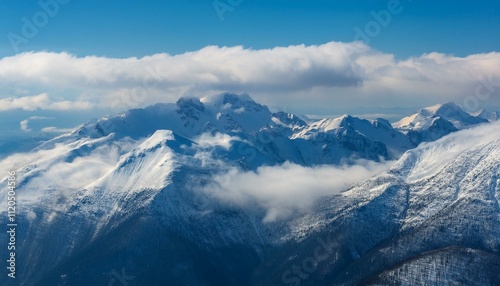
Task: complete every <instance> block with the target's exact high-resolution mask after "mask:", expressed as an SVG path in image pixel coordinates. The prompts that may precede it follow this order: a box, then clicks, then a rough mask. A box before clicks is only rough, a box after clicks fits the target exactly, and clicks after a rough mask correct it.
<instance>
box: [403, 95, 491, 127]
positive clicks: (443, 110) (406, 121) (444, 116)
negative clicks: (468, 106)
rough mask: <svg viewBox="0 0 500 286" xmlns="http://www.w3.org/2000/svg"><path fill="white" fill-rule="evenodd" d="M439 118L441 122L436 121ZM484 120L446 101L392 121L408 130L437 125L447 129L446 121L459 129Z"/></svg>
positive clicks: (484, 121)
mask: <svg viewBox="0 0 500 286" xmlns="http://www.w3.org/2000/svg"><path fill="white" fill-rule="evenodd" d="M439 119H441V122H438V121H437V120H439ZM444 121H447V122H444ZM486 122H488V121H487V120H485V119H482V118H477V117H474V116H471V115H470V114H468V113H467V112H465V111H464V110H462V109H461V108H460V107H459V106H458V105H456V104H455V103H453V102H447V103H444V104H438V105H434V106H430V107H426V108H423V109H420V110H419V111H418V112H417V113H415V114H413V115H410V116H407V117H405V118H403V119H401V120H400V121H398V122H396V123H394V124H393V126H394V127H395V128H398V129H400V130H402V131H405V132H408V131H426V130H429V129H436V128H438V126H439V125H440V126H446V128H447V129H450V128H449V127H450V126H448V125H449V124H447V123H451V125H453V127H454V128H456V129H458V130H459V129H464V128H468V127H470V126H473V125H477V124H481V123H486ZM448 133H449V132H448ZM448 133H446V134H448Z"/></svg>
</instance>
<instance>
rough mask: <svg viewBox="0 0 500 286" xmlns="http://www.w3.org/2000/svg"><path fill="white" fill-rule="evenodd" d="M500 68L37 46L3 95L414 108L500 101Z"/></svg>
mask: <svg viewBox="0 0 500 286" xmlns="http://www.w3.org/2000/svg"><path fill="white" fill-rule="evenodd" d="M499 65H500V54H499V53H497V52H492V53H486V54H475V55H470V56H467V57H455V56H452V55H445V54H440V53H430V54H424V55H421V56H419V57H412V58H408V59H403V60H399V59H395V58H394V56H393V55H392V54H386V53H383V52H379V51H376V50H374V49H372V48H370V47H369V46H366V45H365V44H363V43H360V42H353V43H340V42H329V43H326V44H323V45H313V46H305V45H296V46H288V47H275V48H272V49H261V50H256V49H251V48H244V47H242V46H235V47H217V46H207V47H205V48H202V49H200V50H198V51H193V52H187V53H184V54H179V55H169V54H165V53H162V54H154V55H151V56H146V57H142V58H135V57H131V58H106V57H97V56H86V57H78V56H75V55H71V54H68V53H65V52H62V53H53V52H30V53H23V54H18V55H15V56H11V57H5V58H2V59H0V86H2V87H4V94H2V95H0V96H1V97H3V99H1V101H2V103H4V104H2V106H3V107H2V110H8V109H25V110H33V109H58V110H61V109H64V110H67V109H85V108H89V107H91V106H95V105H97V106H102V107H116V108H121V109H124V108H131V107H138V106H144V105H147V104H151V103H154V102H159V101H163V102H165V101H175V100H176V99H177V98H179V97H180V96H182V95H190V96H198V97H202V96H205V95H207V94H213V93H216V92H221V91H228V90H229V91H233V92H250V93H252V95H253V96H254V97H255V98H256V99H258V100H259V101H262V102H264V103H266V104H269V105H278V103H279V102H283V100H287V102H289V104H290V107H297V108H298V107H303V108H306V107H314V106H316V107H318V106H319V107H322V106H324V105H325V104H326V105H331V106H337V107H352V106H360V105H364V106H369V105H378V103H379V102H380V101H381V100H383V101H387V102H391V103H392V105H393V106H412V105H422V104H433V103H436V102H443V101H446V100H454V101H457V102H465V101H466V100H467V99H466V98H467V97H468V96H476V99H477V100H479V101H481V102H488V103H494V104H497V105H498V103H499V102H498V101H499V100H498V95H499V93H500V91H499V86H500V79H499V78H500V71H499V70H498V68H497V67H498V66H499ZM465 103H466V102H465ZM469 105H471V104H469Z"/></svg>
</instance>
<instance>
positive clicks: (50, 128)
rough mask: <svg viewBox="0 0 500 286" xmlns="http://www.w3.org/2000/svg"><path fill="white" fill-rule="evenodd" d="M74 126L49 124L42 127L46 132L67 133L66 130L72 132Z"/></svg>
mask: <svg viewBox="0 0 500 286" xmlns="http://www.w3.org/2000/svg"><path fill="white" fill-rule="evenodd" d="M72 130H73V128H58V127H55V126H47V127H44V128H42V130H41V131H42V132H45V133H66V132H71V131H72Z"/></svg>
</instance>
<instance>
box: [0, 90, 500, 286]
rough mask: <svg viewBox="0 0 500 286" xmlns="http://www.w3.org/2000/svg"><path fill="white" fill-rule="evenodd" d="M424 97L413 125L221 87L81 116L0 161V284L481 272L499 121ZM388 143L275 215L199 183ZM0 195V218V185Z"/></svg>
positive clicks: (492, 275) (481, 275)
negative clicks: (325, 192) (13, 218)
mask: <svg viewBox="0 0 500 286" xmlns="http://www.w3.org/2000/svg"><path fill="white" fill-rule="evenodd" d="M450 108H451V109H453V110H455V107H453V106H451V107H450ZM440 109H441V108H436V109H435V110H434V111H432V110H430V111H429V112H430V113H431V112H434V114H435V115H439V116H438V117H439V119H435V118H434V119H432V120H431V121H433V122H432V123H430V125H429V127H428V128H420V129H415V130H413V129H412V130H409V129H405V130H402V131H399V130H398V129H396V128H393V126H391V124H390V123H389V122H388V121H387V120H384V119H376V120H372V121H368V120H364V119H359V118H356V117H352V116H348V115H345V116H342V117H339V118H335V119H323V120H319V121H314V122H306V121H305V120H303V119H301V118H299V117H298V116H296V115H294V114H290V113H286V112H276V113H272V112H271V111H269V109H268V108H267V107H266V106H264V105H261V104H259V103H256V102H255V101H254V100H252V99H251V98H250V97H249V96H248V95H246V94H243V95H235V94H229V93H224V94H219V95H215V96H211V97H207V98H203V99H201V100H200V99H196V98H181V99H179V100H178V101H177V103H175V104H156V105H153V106H150V107H146V108H143V109H132V110H129V111H127V112H125V113H123V114H121V115H119V116H116V117H104V118H101V119H99V120H97V121H95V122H89V123H86V124H84V125H83V126H81V127H80V128H78V129H76V130H74V131H73V132H71V133H68V134H64V135H61V136H59V137H57V138H54V139H52V140H49V141H47V142H45V143H43V144H41V145H39V146H38V147H37V148H36V149H34V150H33V151H32V152H29V153H25V154H15V155H13V156H12V157H9V158H7V159H6V160H7V161H2V163H5V164H6V163H9V164H11V163H12V162H16V163H17V164H20V165H21V166H20V167H19V168H18V169H17V170H16V172H17V185H18V197H17V202H18V205H19V206H22V208H19V211H18V214H17V220H18V221H17V223H18V225H20V226H22V227H19V229H18V232H17V233H16V241H17V243H18V250H17V257H18V262H17V271H18V273H22V274H19V276H18V280H16V281H11V280H7V281H6V282H5V283H3V281H4V280H1V281H2V285H19V284H20V285H109V284H110V281H112V279H117V278H116V273H120V271H121V270H122V269H125V270H126V272H127V273H130V275H133V277H134V279H135V280H134V284H142V285H168V284H171V283H173V284H178V285H280V284H285V285H286V284H292V285H325V284H327V285H332V284H333V285H337V284H338V285H355V284H364V283H365V284H370V283H372V284H377V283H378V284H385V283H389V282H390V283H393V282H394V283H395V284H399V283H400V284H403V285H413V284H414V283H420V282H421V281H424V282H423V284H426V285H442V284H450V283H455V282H456V283H468V282H469V281H481V283H483V282H484V283H483V284H486V285H488V284H491V285H494V284H496V283H498V282H499V281H500V279H499V278H498V273H499V272H498V271H497V269H498V268H497V266H498V265H499V264H498V261H499V260H498V255H499V252H500V250H499V249H500V241H499V237H500V235H499V234H500V224H499V214H498V213H499V208H498V199H499V198H500V195H499V194H500V190H499V188H498V186H500V184H498V178H499V172H500V170H499V169H498V168H497V166H498V165H499V164H498V163H499V160H500V143H499V140H500V139H499V138H498V134H499V133H498V131H500V129H499V128H500V125H499V123H493V124H485V125H484V126H476V125H478V124H479V123H483V122H485V120H477V119H470V118H469V117H466V116H465V115H463V114H462V112H460V110H455V113H456V114H455V115H454V114H451V113H450V114H451V115H450V114H448V115H447V116H448V117H446V116H444V115H443V114H444V113H443V112H444V111H442V110H440ZM444 109H446V108H444ZM444 109H443V110H444ZM420 113H422V112H420ZM422 116H423V115H422ZM457 116H458V117H457ZM462 116H464V117H463V118H462ZM425 118H427V117H422V122H424V121H425V120H426V119H425ZM446 118H448V119H446ZM459 118H462V119H463V121H464V122H468V120H471V122H469V123H470V124H469V125H465V123H464V122H462V121H460V122H458V121H459V120H458V119H459ZM472 118H474V117H472ZM474 120H476V121H474ZM472 122H476V123H472ZM417 123H418V122H417V121H415V123H414V124H415V125H418V124H417ZM422 124H424V123H422ZM422 124H420V125H419V126H421V125H422ZM449 124H452V126H451V127H450V126H449ZM454 124H457V126H463V128H465V129H467V130H461V131H459V132H455V133H454V134H450V135H448V136H446V137H445V138H442V139H440V140H438V141H436V142H432V143H423V144H421V145H420V146H419V147H417V148H416V149H412V148H414V147H415V146H416V144H415V142H413V141H412V138H413V137H411V136H410V135H408V134H413V133H411V132H424V131H425V132H428V134H430V133H429V132H432V130H433V129H432V128H437V129H439V128H441V129H439V130H441V131H443V130H448V129H449V130H450V132H454V131H457V130H458V129H459V128H457V127H455V125H454ZM432 126H435V127H432ZM452 127H453V128H452ZM469 127H470V128H469ZM398 128H401V127H399V126H398ZM447 128H448V129H447ZM429 130H430V131H429ZM441 131H440V132H441ZM432 134H434V133H432ZM436 134H443V132H441V133H436ZM443 136H444V135H443ZM425 138H427V139H429V140H430V139H431V137H425ZM407 150H408V151H407ZM401 154H402V155H401ZM397 158H400V159H399V161H398V162H397V163H396V164H395V165H394V167H393V168H392V169H391V170H390V171H388V172H386V173H383V174H381V175H378V176H376V177H374V178H372V179H370V180H367V181H364V182H360V183H359V184H357V185H356V186H354V187H350V188H349V189H348V190H347V191H345V192H343V193H341V194H339V195H334V196H328V197H324V198H322V199H321V200H320V201H319V202H317V203H316V204H315V207H314V208H313V209H312V210H311V211H310V212H309V213H306V214H304V213H292V214H291V215H290V216H289V217H287V218H286V219H282V220H276V221H265V220H264V217H265V213H264V212H263V211H259V210H253V211H250V210H249V209H247V208H243V207H241V206H239V205H238V204H232V203H225V202H223V201H220V200H217V199H214V197H212V196H211V195H210V193H207V192H206V191H202V189H203V188H204V186H207V185H215V186H217V185H218V184H220V183H221V182H219V181H216V180H215V178H216V177H218V176H220V175H221V174H229V173H231V172H235V170H237V171H238V172H248V173H249V174H256V173H257V172H258V170H259V167H263V166H281V165H282V164H283V163H285V162H292V163H295V164H298V165H300V166H305V167H315V166H316V167H317V166H323V165H324V164H331V165H341V166H340V167H339V168H344V167H345V165H346V164H347V165H348V164H355V163H356V162H357V161H358V159H365V160H372V161H380V160H384V159H397ZM5 164H4V165H5ZM285 174H288V173H285ZM286 176H287V175H284V177H283V178H278V179H277V180H279V181H280V182H281V181H286V180H289V178H288V177H286ZM273 183H274V182H271V184H273ZM318 183H321V182H318ZM277 186H278V185H277ZM254 187H255V188H260V187H261V186H258V185H256V186H254ZM0 188H3V189H7V181H6V180H3V181H2V182H0ZM277 191H281V192H286V190H277ZM309 191H311V190H309V189H307V188H305V189H304V192H309ZM300 199H301V198H300V197H290V198H289V200H300ZM285 201H286V200H285ZM284 203H286V202H284ZM0 204H1V205H0V222H1V223H3V224H6V219H7V214H6V212H7V194H6V192H1V193H0ZM249 204H252V201H250V203H249ZM2 239H3V238H2ZM2 241H3V240H2ZM319 246H321V247H323V248H322V249H320V248H318V247H319ZM317 249H319V250H318V251H317ZM318 255H319V256H320V257H321V259H319V258H318V257H319V256H318ZM0 256H2V257H7V256H8V253H7V248H0ZM317 256H318V257H317ZM311 257H312V258H311ZM468 257H470V259H472V260H473V262H470V260H468ZM313 259H315V260H313ZM315 261H316V262H315ZM428 261H431V262H432V263H433V264H432V265H434V266H433V267H428V266H427V262H428ZM450 261H451V262H450ZM375 262H376V263H375ZM464 265H466V266H467V267H468V269H467V271H466V272H465V274H463V273H464V272H463V271H464V270H463V269H462V268H463V267H465V266H464ZM297 267H299V268H297ZM113 271H115V272H114V273H115V274H114V276H113V274H112V272H113ZM299 271H300V272H299ZM445 274H446V275H445ZM462 274H463V275H467V276H466V277H462V278H457V277H460V275H462ZM2 279H3V278H2ZM459 279H462V280H459ZM116 284H117V283H116ZM130 285H133V284H132V282H130Z"/></svg>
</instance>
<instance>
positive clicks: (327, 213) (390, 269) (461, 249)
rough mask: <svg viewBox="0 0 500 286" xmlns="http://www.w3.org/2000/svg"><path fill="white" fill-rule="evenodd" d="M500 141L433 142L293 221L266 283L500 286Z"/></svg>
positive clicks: (469, 134)
mask: <svg viewBox="0 0 500 286" xmlns="http://www.w3.org/2000/svg"><path fill="white" fill-rule="evenodd" d="M499 134H500V124H498V123H495V124H494V125H484V126H479V127H476V128H472V129H468V130H463V131H460V132H456V133H454V134H451V135H448V136H446V137H444V138H442V139H441V140H438V141H436V142H433V143H425V144H423V145H421V146H419V147H418V148H416V149H413V150H410V151H408V152H406V153H405V154H404V155H403V157H402V158H401V159H400V160H399V161H398V162H397V163H396V164H395V165H394V166H393V167H392V169H391V170H390V171H388V172H386V173H383V174H381V175H379V176H376V177H374V178H372V179H370V180H367V181H365V182H362V183H360V184H359V185H357V186H355V187H353V188H351V189H350V190H347V191H346V192H344V193H343V194H342V195H339V196H334V197H332V198H331V199H329V200H325V201H324V202H323V203H322V204H320V205H319V206H318V207H317V208H316V209H315V211H314V212H313V213H311V214H309V215H307V216H305V217H300V218H297V219H296V220H294V221H292V222H289V223H287V224H286V225H287V226H289V227H290V233H289V234H287V236H286V237H285V240H286V241H287V242H285V243H284V244H283V246H282V247H281V248H280V249H279V250H276V252H275V253H273V257H277V259H271V261H269V262H268V263H267V264H264V265H263V266H262V268H260V269H259V271H258V273H261V274H262V276H260V277H261V278H262V279H264V280H265V282H263V283H260V284H259V285H266V284H271V283H274V284H276V283H283V284H296V285H297V283H300V285H318V284H325V283H326V281H328V283H326V284H329V285H360V284H368V285H415V284H421V285H455V284H456V285H459V284H460V285H462V284H463V285H470V284H474V285H498V284H499V283H500V272H499V269H500V268H499V267H500V208H499V203H498V202H499V199H500V187H499V186H500V185H499V183H500V181H499V178H500V168H499V166H500V165H499V163H500V136H499ZM282 227H284V226H282ZM316 252H317V253H319V254H318V256H319V257H320V259H316ZM314 261H316V262H317V264H315V265H314V267H313V263H314ZM279 263H281V264H279ZM278 264H279V265H280V266H278V267H275V268H269V267H270V265H278ZM299 270H300V272H299ZM266 279H269V280H266Z"/></svg>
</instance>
